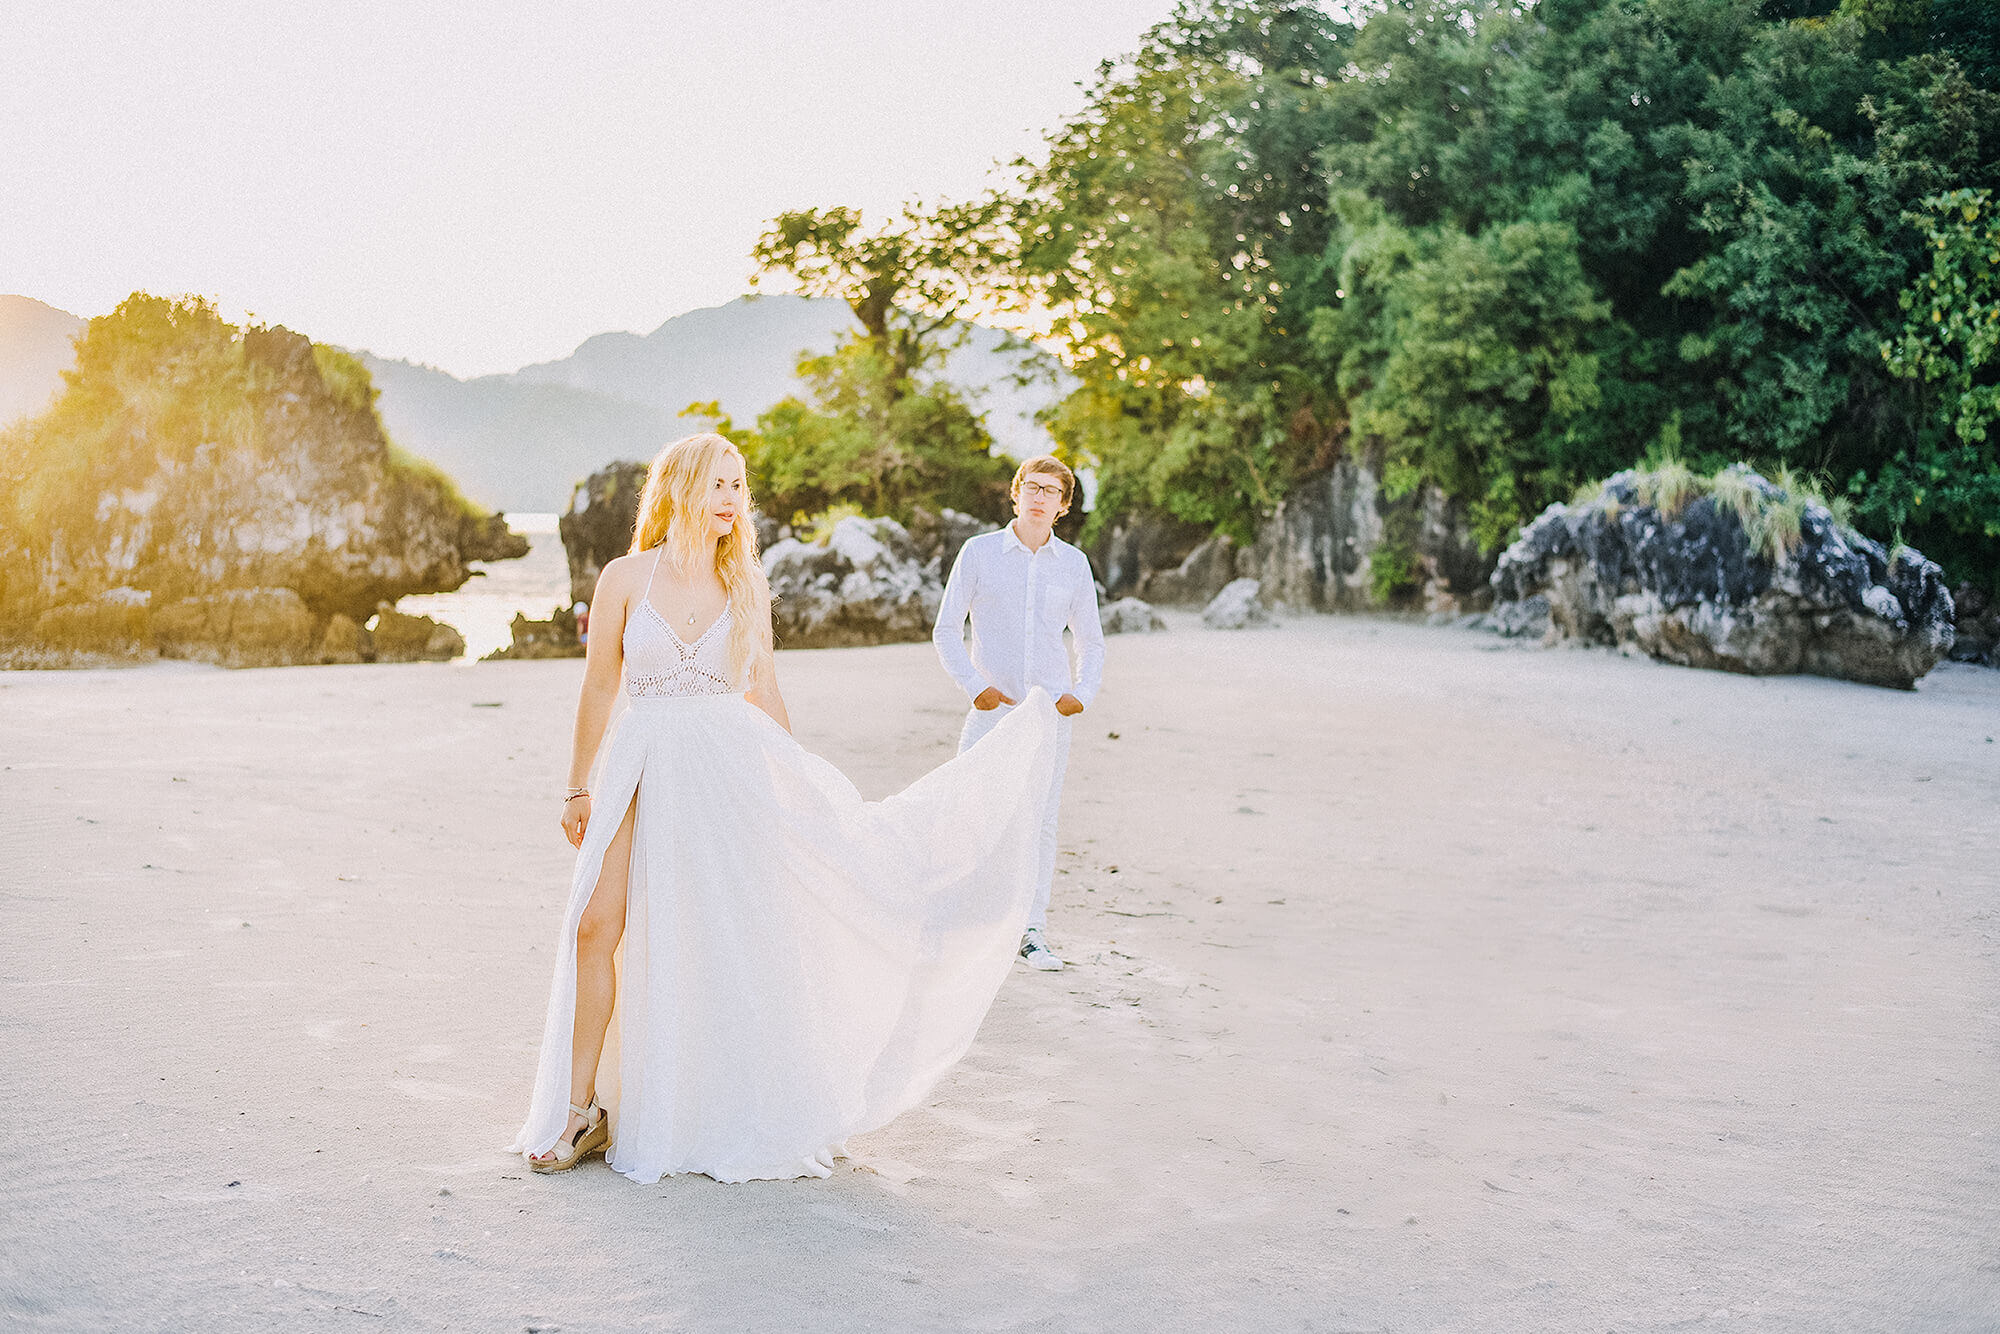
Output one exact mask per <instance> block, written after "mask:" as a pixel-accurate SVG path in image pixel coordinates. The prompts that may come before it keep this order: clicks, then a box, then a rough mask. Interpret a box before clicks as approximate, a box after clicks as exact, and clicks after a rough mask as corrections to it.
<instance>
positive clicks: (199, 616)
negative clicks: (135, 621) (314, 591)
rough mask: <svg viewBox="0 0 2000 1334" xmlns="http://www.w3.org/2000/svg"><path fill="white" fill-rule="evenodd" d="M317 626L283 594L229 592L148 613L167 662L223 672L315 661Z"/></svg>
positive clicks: (298, 602)
mask: <svg viewBox="0 0 2000 1334" xmlns="http://www.w3.org/2000/svg"><path fill="white" fill-rule="evenodd" d="M318 631H319V623H318V620H317V618H315V617H314V616H313V614H312V612H311V611H310V610H309V609H308V608H307V607H306V604H305V600H304V599H303V598H301V597H300V596H299V595H298V594H297V593H295V592H293V591H292V590H291V589H289V588H232V589H229V590H227V591H225V592H221V593H211V594H209V595H208V596H206V597H197V598H182V599H180V600H179V601H178V602H170V603H168V604H167V605H166V606H164V607H161V608H160V609H159V610H158V611H156V612H154V613H153V638H154V641H155V642H156V643H158V645H159V647H160V653H161V655H162V656H163V657H168V658H187V659H190V660H192V661H195V662H213V663H217V664H219V665H221V666H224V667H286V666H291V665H293V664H296V663H308V662H317V661H318V660H319V643H320V636H319V633H318Z"/></svg>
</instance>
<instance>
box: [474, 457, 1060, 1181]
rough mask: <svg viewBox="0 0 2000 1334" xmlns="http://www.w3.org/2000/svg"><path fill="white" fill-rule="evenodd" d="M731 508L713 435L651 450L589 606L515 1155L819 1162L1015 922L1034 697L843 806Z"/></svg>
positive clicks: (875, 1106)
mask: <svg viewBox="0 0 2000 1334" xmlns="http://www.w3.org/2000/svg"><path fill="white" fill-rule="evenodd" d="M750 513H751V503H750V494H749V489H748V486H747V484H746V482H745V479H744V470H743V457H742V455H741V454H739V453H738V452H737V450H736V448H735V446H733V445H731V444H730V443H729V442H728V441H727V440H725V439H723V438H722V437H721V436H717V435H698V436H692V437H689V438H688V439H686V440H681V441H678V442H676V443H674V444H672V445H669V446H668V447H667V448H666V449H664V450H663V451H661V453H660V456H659V457H658V458H657V459H655V460H654V461H653V466H652V470H651V472H650V474H649V475H648V477H647V480H646V486H645V490H644V492H643V494H642V496H641V498H640V502H639V519H638V524H637V531H636V533H635V535H634V539H633V543H632V551H631V553H630V554H629V555H626V556H622V557H620V558H619V559H617V560H614V561H612V562H611V563H610V564H609V565H607V566H606V567H605V569H604V572H603V574H602V575H601V576H600V578H599V579H598V583H597V592H596V595H595V596H594V597H593V598H592V599H591V603H590V609H591V626H590V628H591V636H590V645H589V650H588V655H587V657H586V658H585V666H584V683H583V690H582V694H581V697H580V698H579V700H578V703H577V717H576V734H575V741H574V745H573V751H572V758H571V764H570V782H571V784H572V787H571V789H570V790H569V792H568V794H567V798H568V799H567V800H565V802H564V803H563V817H562V823H563V830H564V833H565V834H566V835H567V836H568V837H569V839H570V842H571V843H572V844H574V845H575V846H576V847H577V849H578V855H577V860H576V871H575V875H574V878H573V880H572V882H571V887H570V895H569V904H568V907H567V909H566V911H565V912H564V914H563V922H562V928H561V932H560V934H559V935H558V937H557V947H556V969H555V980H554V983H553V985H552V987H551V989H550V993H549V1008H548V1019H547V1022H546V1024H545V1026H544V1029H543V1034H542V1050H541V1059H540V1062H539V1065H538V1068H537V1072H536V1079H535V1091H534V1095H533V1098H532V1100H531V1103H530V1108H529V1112H528V1119H527V1122H526V1124H524V1125H523V1126H522V1128H521V1133H520V1135H519V1136H518V1137H517V1139H516V1141H515V1144H514V1146H513V1147H514V1150H515V1151H516V1152H519V1153H521V1154H523V1155H524V1156H525V1157H526V1158H527V1159H528V1162H529V1165H530V1166H531V1167H533V1168H534V1169H535V1170H536V1171H539V1172H552V1171H564V1170H567V1169H568V1168H571V1167H574V1166H576V1165H577V1164H578V1163H579V1162H581V1161H583V1160H584V1158H586V1157H587V1156H588V1155H590V1154H592V1153H594V1152H596V1151H598V1150H603V1151H604V1152H605V1156H606V1157H607V1159H608V1160H609V1161H610V1164H611V1166H612V1167H613V1168H614V1169H615V1170H617V1171H619V1172H623V1173H624V1174H625V1175H627V1176H629V1177H631V1178H633V1179H634V1180H636V1181H642V1182H651V1181H657V1180H659V1179H660V1177H662V1176H663V1175H667V1174H671V1173H678V1172H701V1173H706V1174H708V1175H709V1176H712V1177H714V1178H715V1179H716V1180H718V1181H748V1180H758V1179H772V1178H784V1177H798V1176H822V1177H823V1176H826V1175H827V1174H828V1173H829V1172H830V1171H831V1170H832V1164H833V1159H834V1157H836V1156H837V1155H839V1154H840V1153H841V1152H843V1141H845V1139H846V1138H847V1137H848V1136H849V1135H853V1134H858V1133H861V1132H863V1131H866V1130H871V1129H874V1128H875V1127H878V1126H881V1125H883V1124H885V1123H887V1122H888V1121H889V1120H890V1119H891V1118H893V1117H895V1116H896V1115H897V1114H898V1113H900V1112H902V1111H904V1110H905V1109H907V1108H908V1107H910V1106H911V1105H913V1104H914V1103H915V1102H917V1101H918V1100H919V1099H920V1098H922V1097H923V1096H924V1094H925V1093H926V1092H927V1091H928V1090H929V1089H930V1088H931V1086H932V1085H933V1084H934V1083H935V1082H936V1081H937V1079H938V1078H939V1076H941V1075H942V1074H943V1073H944V1072H945V1071H946V1070H948V1069H949V1068H950V1067H951V1066H952V1065H953V1064H954V1063H955V1062H956V1061H957V1060H958V1059H959V1057H960V1056H962V1055H964V1053H965V1050H966V1049H967V1048H968V1047H969V1046H970V1045H971V1043H972V1039H973V1036H974V1034H975V1033H976V1032H977V1031H978V1028H979V1024H980V1021H981V1020H982V1019H983V1018H984V1017H985V1014H986V1010H987V1008H988V1007H989V1006H990V1005H991V1004H992V1001H993V996H994V994H995V992H997V991H998V990H999V986H1000V983H1001V980H1002V979H1003V978H1004V977H1005V976H1006V972H1007V968H1008V966H1009V963H1010V962H1011V960H1012V959H1013V956H1014V943H1015V942H1016V941H1017V940H1019V938H1020V935H1021V930H1022V927H1023V924H1024V923H1025V921H1026V919H1027V914H1028V910H1029V907H1030V903H1031V901H1032V898H1033V895H1034V888H1035V872H1036V866H1037V861H1036V858H1037V852H1038V840H1039V835H1040V809H1039V807H1038V806H1037V804H1036V803H1035V801H1033V800H1032V799H1031V796H1032V794H1034V793H1036V792H1038V791H1041V790H1043V789H1045V788H1046V787H1047V786H1048V782H1049V776H1050V773H1051V766H1052V765H1053V763H1054V740H1055V730H1056V729H1055V711H1054V706H1053V705H1052V704H1051V703H1050V701H1049V699H1048V697H1047V695H1046V694H1045V693H1041V692H1037V695H1036V696H1035V697H1033V698H1032V699H1031V700H1030V702H1029V706H1028V707H1024V708H1021V709H1017V710H1016V711H1015V713H1014V715H1013V716H1011V717H1009V718H1008V719H1007V721H1006V722H1004V723H1002V724H1001V725H1000V727H999V728H998V729H997V730H996V731H995V733H994V735H993V736H992V737H991V738H989V739H988V740H987V741H986V742H984V743H982V744H981V745H979V746H977V747H974V748H973V749H972V750H970V751H968V752H967V753H966V754H964V755H962V756H959V757H958V758H956V759H954V760H951V761H949V762H948V763H946V764H944V765H943V766H941V767H940V768H938V769H936V770H933V771H932V772H931V773H929V774H927V775H925V776H924V777H923V778H921V779H919V780H918V781H917V782H916V783H914V784H912V785H911V786H910V787H909V788H907V789H905V790H904V791H902V792H900V793H898V794H897V795H895V796H893V797H890V798H889V799H888V800H886V801H882V802H864V801H862V800H861V798H860V795H859V794H858V793H857V792H856V791H855V789H854V786H853V784H851V783H849V782H848V781H847V779H846V778H844V777H843V776H842V775H841V774H840V772H839V771H838V770H836V769H835V768H834V767H833V766H832V765H830V764H828V763H826V762H825V761H824V760H821V759H819V758H818V757H817V756H814V755H811V754H809V753H808V752H806V751H805V750H803V749H802V748H801V747H800V746H799V745H798V743H797V742H795V741H794V740H793V739H792V736H791V731H790V722H789V720H788V719H787V717H786V714H785V705H784V700H783V698H782V697H781V696H780V695H779V693H778V683H777V678H776V672H775V663H774V661H773V656H772V651H771V649H772V644H771V630H770V626H771V618H770V590H769V586H768V585H767V584H766V583H765V580H764V573H763V569H762V567H761V566H760V565H759V563H758V559H757V538H756V531H755V529H754V527H753V526H752V524H751V520H750ZM704 626H705V627H706V628H705V629H703V628H701V627H704ZM621 682H622V684H623V687H624V692H625V696H626V701H627V705H628V707H626V708H625V709H624V711H623V712H622V714H621V715H620V716H619V717H618V719H617V721H616V724H615V725H614V726H612V727H611V729H610V732H609V734H608V736H607V735H606V724H607V722H608V721H609V719H610V717H611V714H612V709H613V704H614V702H615V699H616V696H617V693H618V690H619V686H620V684H621ZM600 738H603V740H604V745H603V754H602V756H601V762H598V763H597V764H596V777H595V780H594V782H591V781H589V780H588V778H587V776H588V775H589V774H590V772H591V769H592V766H593V761H598V760H599V756H598V751H599V742H600ZM996 742H997V743H998V744H995V743H996Z"/></svg>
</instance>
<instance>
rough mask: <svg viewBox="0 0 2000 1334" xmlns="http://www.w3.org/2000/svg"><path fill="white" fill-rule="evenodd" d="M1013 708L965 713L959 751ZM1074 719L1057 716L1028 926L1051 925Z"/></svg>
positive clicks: (1009, 705) (960, 733) (984, 733)
mask: <svg viewBox="0 0 2000 1334" xmlns="http://www.w3.org/2000/svg"><path fill="white" fill-rule="evenodd" d="M1013 711H1014V709H1013V705H1011V704H1002V705H1001V706H1000V707H999V708H997V709H971V710H968V711H967V713H966V715H965V727H964V729H963V730H962V731H960V732H959V734H958V753H959V754H961V755H963V754H965V752H966V751H968V750H970V749H972V747H973V745H974V744H975V743H976V742H977V741H978V740H979V739H980V738H981V737H983V736H985V735H986V734H987V733H988V732H991V731H992V730H993V729H994V728H995V727H998V726H999V725H1000V720H1001V719H1002V718H1005V717H1006V716H1007V715H1008V714H1009V713H1012V712H1013ZM1074 721H1075V720H1074V719H1071V718H1064V717H1061V716H1058V717H1057V718H1056V762H1055V768H1054V769H1053V770H1052V771H1051V772H1050V775H1049V791H1048V796H1047V798H1046V799H1045V802H1044V805H1043V807H1042V857H1041V863H1040V865H1039V866H1038V867H1037V868H1036V880H1035V906H1034V907H1033V909H1031V910H1030V911H1029V913H1028V925H1029V926H1031V927H1046V926H1048V924H1049V890H1050V889H1051V888H1052V887H1053V885H1054V883H1055V878H1056V816H1057V815H1058V814H1059V813H1060V812H1061V810H1062V786H1063V774H1064V773H1065V772H1067V771H1068V769H1069V734H1070V731H1071V726H1070V725H1071V723H1073V722H1074Z"/></svg>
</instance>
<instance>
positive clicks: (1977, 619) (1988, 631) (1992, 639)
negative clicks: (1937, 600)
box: [1951, 584, 2000, 667]
mask: <svg viewBox="0 0 2000 1334" xmlns="http://www.w3.org/2000/svg"><path fill="white" fill-rule="evenodd" d="M1951 600H1952V605H1953V607H1954V608H1955V609H1956V611H1957V613H1958V614H1957V618H1956V623H1955V626H1954V629H1955V631H1956V633H1955V637H1954V638H1953V640H1952V644H1951V660H1952V661H1953V662H1971V663H1977V664H1979V665H1980V666H1982V667H2000V598H1995V597H1993V596H1992V595H1991V594H1989V593H1988V592H1987V591H1986V590H1985V589H1983V588H1979V587H1977V586H1976V585H1973V584H1960V585H1959V586H1958V587H1957V588H1955V589H1953V590H1952V594H1951Z"/></svg>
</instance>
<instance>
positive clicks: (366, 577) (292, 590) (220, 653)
mask: <svg viewBox="0 0 2000 1334" xmlns="http://www.w3.org/2000/svg"><path fill="white" fill-rule="evenodd" d="M0 480H4V481H5V482H6V484H7V486H6V494H4V495H0V639H4V640H5V641H7V642H8V643H10V644H13V645H17V646H25V647H26V648H28V649H29V650H31V651H32V650H35V649H37V648H48V647H50V646H53V645H57V644H62V643H68V644H73V645H76V646H78V647H77V650H76V651H77V653H79V654H84V655H88V654H92V653H100V652H108V653H109V654H110V655H111V656H148V655H150V654H151V653H153V652H155V651H157V652H159V653H161V654H165V655H167V656H174V657H189V658H196V659H200V660H204V661H211V662H220V663H226V664H230V665H253V664H255V665H263V664H278V663H307V662H317V661H319V660H320V659H321V657H322V656H323V655H322V641H323V640H325V639H326V637H327V634H328V629H329V627H330V626H331V625H332V623H333V618H334V617H336V616H341V617H345V618H347V619H348V620H349V621H351V622H353V623H355V624H357V625H358V624H359V623H360V622H362V621H364V620H366V619H367V618H368V617H370V616H371V615H373V614H374V612H375V609H376V607H377V606H378V604H381V603H385V602H387V603H393V602H394V601H395V600H396V599H397V598H399V597H402V596H403V595H405V594H412V593H436V592H448V591H450V590H452V589H456V588H458V587H459V586H460V585H462V584H463V583H464V582H465V581H466V579H467V578H468V577H470V575H471V573H472V571H471V569H470V566H471V563H472V562H473V561H482V560H501V559H507V558H510V557H515V556H520V555H524V554H526V552H527V549H528V546H527V542H526V540H525V539H523V538H521V537H519V536H518V535H516V534H514V533H512V532H510V531H508V529H507V526H506V522H505V520H504V518H503V517H501V516H498V515H489V514H486V513H483V512H482V511H480V510H478V509H477V508H476V507H474V506H472V505H471V504H469V503H468V502H467V501H465V500H464V498H463V497H461V496H460V495H459V494H458V493H457V491H456V490H455V488H453V486H452V484H451V482H450V481H449V479H447V478H446V477H444V475H443V474H441V473H439V472H438V471H437V470H436V469H435V468H432V467H430V466H429V465H427V464H424V463H422V462H420V461H418V460H415V459H411V458H409V457H407V456H404V455H401V454H400V453H398V452H397V451H396V450H395V449H394V448H393V447H392V446H391V445H390V443H389V441H388V440H387V438H386V437H385V436H384V434H383V431H382V426H381V422H380V420H379V419H378V418H377V416H376V414H375V409H374V389H373V387H372V385H371V384H370V383H369V380H368V376H367V372H366V371H365V370H362V369H361V367H360V365H359V363H358V362H356V361H355V360H354V359H353V358H352V357H349V356H347V355H346V354H345V353H341V352H338V351H336V350H334V349H330V348H324V347H316V346H315V345H314V344H313V343H312V341H311V340H310V339H308V338H306V337H305V336H303V335H301V334H297V333H293V332H291V331H290V330H288V329H283V328H257V327H252V328H249V329H244V330H240V331H239V330H238V329H237V328H236V327H235V326H233V325H230V324H228V323H226V322H224V321H222V320H221V319H219V318H218V317H217V316H216V314H215V312H214V310H213V308H211V307H209V306H207V305H206V304H205V303H203V302H199V301H194V300H184V301H178V302H170V301H165V300H161V299H159V298H153V297H145V296H135V297H133V298H131V299H130V300H128V301H127V302H125V303H124V304H122V305H121V306H120V307H119V308H118V310H117V311H116V312H115V313H113V314H112V315H108V316H104V317H102V318H100V319H96V320H92V321H91V322H90V324H89V326H88V328H87V329H86V331H85V333H84V335H83V336H82V338H80V339H79V340H78V344H77V361H76V369H75V371H74V372H73V375H72V380H71V382H70V384H69V385H68V387H67V388H66V390H65V392H64V394H63V396H62V398H60V399H59V400H58V401H57V402H56V403H55V405H54V406H53V407H52V408H51V409H50V411H49V412H48V413H47V414H45V415H44V416H42V417H39V418H36V419H34V420H32V421H29V422H26V423H22V424H20V425H17V426H15V427H12V428H10V429H9V430H8V431H7V432H5V433H4V434H0ZM336 637H337V636H336ZM84 644H93V645H96V646H98V647H96V648H93V649H85V648H83V647H82V646H83V645H84Z"/></svg>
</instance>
